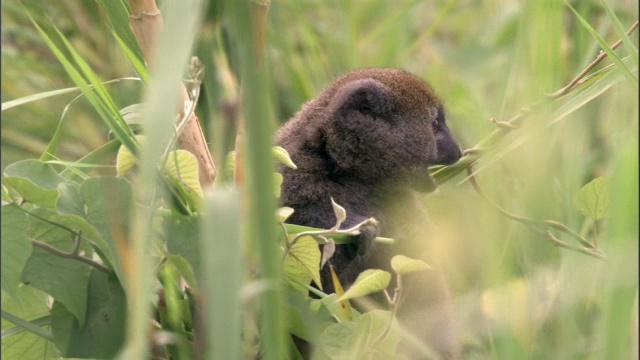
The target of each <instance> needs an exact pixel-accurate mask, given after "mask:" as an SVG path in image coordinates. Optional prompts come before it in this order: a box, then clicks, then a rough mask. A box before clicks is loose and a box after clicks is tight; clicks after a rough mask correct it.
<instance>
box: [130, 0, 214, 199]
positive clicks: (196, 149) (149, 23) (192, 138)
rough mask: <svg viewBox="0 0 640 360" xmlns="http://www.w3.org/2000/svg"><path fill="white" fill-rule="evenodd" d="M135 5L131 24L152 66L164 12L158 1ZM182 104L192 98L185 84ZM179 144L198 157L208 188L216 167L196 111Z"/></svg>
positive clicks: (132, 0)
mask: <svg viewBox="0 0 640 360" xmlns="http://www.w3.org/2000/svg"><path fill="white" fill-rule="evenodd" d="M129 4H130V5H131V15H130V16H129V26H130V27H131V30H132V31H133V33H134V35H135V37H136V40H138V44H139V45H140V49H141V51H142V55H143V56H144V59H145V61H146V62H147V65H148V66H151V64H152V63H153V61H154V56H155V51H156V43H157V36H158V33H159V32H160V29H161V28H162V26H163V25H164V22H163V20H162V14H161V13H160V10H159V9H158V7H157V6H156V2H155V0H129ZM181 96H182V103H184V102H186V101H189V95H188V93H187V89H186V88H185V87H184V86H183V87H182V92H181ZM183 117H184V106H181V107H180V116H179V117H178V118H180V119H182V118H183ZM178 147H179V148H180V149H183V150H187V151H189V152H190V153H192V154H193V155H194V156H195V157H196V159H197V160H198V167H199V173H198V175H199V179H200V185H201V186H202V187H203V188H204V187H206V186H207V185H211V184H213V180H214V179H215V177H216V166H215V164H214V162H213V159H212V158H211V152H210V151H209V147H208V146H207V142H206V140H205V137H204V134H203V133H202V128H201V127H200V121H199V120H198V117H197V116H196V115H195V114H192V115H191V116H190V118H189V120H188V121H187V123H186V125H185V127H184V130H183V131H182V132H181V133H180V136H179V138H178Z"/></svg>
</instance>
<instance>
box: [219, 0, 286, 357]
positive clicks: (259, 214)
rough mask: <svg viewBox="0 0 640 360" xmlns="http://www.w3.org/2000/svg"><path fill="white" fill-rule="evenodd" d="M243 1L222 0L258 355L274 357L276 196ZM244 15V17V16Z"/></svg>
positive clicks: (264, 103)
mask: <svg viewBox="0 0 640 360" xmlns="http://www.w3.org/2000/svg"><path fill="white" fill-rule="evenodd" d="M250 4H252V3H250V2H248V1H227V2H226V3H225V5H227V6H228V9H229V16H230V24H231V31H232V33H231V35H232V37H233V40H234V43H233V45H235V46H236V47H237V49H238V55H239V60H240V61H239V63H240V64H239V65H240V76H239V77H240V78H241V79H242V93H243V98H244V103H243V107H244V113H245V114H246V116H245V119H246V123H245V128H246V129H245V135H246V139H245V141H244V144H245V147H244V148H243V149H242V150H244V152H245V153H244V155H245V159H246V161H245V166H246V174H245V175H246V181H247V182H246V185H247V187H246V190H247V194H246V195H247V198H248V199H247V200H248V202H249V204H248V207H249V212H248V213H249V225H250V228H249V234H248V235H249V238H250V239H251V240H250V245H251V246H252V247H253V248H254V249H255V250H256V251H259V253H258V257H259V258H258V260H259V271H258V274H259V276H260V279H261V280H262V281H264V282H265V283H266V284H268V289H266V290H265V291H264V293H263V294H262V296H261V304H260V324H261V334H260V335H261V345H262V346H263V349H262V350H263V351H264V359H266V360H280V359H284V358H286V356H285V354H286V353H285V327H284V320H283V319H284V312H283V306H282V299H283V291H282V279H281V274H282V270H281V262H280V261H279V259H280V256H279V254H280V249H279V247H278V239H277V236H276V228H275V225H276V224H275V222H274V221H273V216H274V214H275V210H276V199H275V197H274V194H273V191H272V189H273V172H274V170H275V167H274V165H273V158H272V156H271V146H272V140H271V139H272V133H273V131H272V128H271V125H272V123H271V119H270V118H269V116H268V115H269V114H270V108H269V102H268V98H269V92H268V91H267V83H266V68H265V66H264V62H261V61H256V59H260V58H261V56H260V54H259V53H258V51H261V50H262V49H260V50H256V48H255V45H256V44H257V42H256V38H255V37H256V35H255V33H256V29H255V28H254V27H255V25H254V23H253V21H251V19H255V17H256V16H253V17H252V15H256V14H255V13H251V12H250V10H254V9H250V8H249V5H250ZM247 20H250V21H247Z"/></svg>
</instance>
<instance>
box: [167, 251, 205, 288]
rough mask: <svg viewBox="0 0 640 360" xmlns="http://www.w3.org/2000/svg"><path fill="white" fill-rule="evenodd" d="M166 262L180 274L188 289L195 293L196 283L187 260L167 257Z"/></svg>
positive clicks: (176, 256)
mask: <svg viewBox="0 0 640 360" xmlns="http://www.w3.org/2000/svg"><path fill="white" fill-rule="evenodd" d="M167 262H168V263H170V264H171V265H173V266H174V267H175V268H176V270H178V272H179V273H180V275H181V276H182V277H183V278H184V279H185V281H186V282H187V284H189V287H190V288H192V289H194V290H195V291H196V292H197V291H198V289H199V286H198V281H197V280H196V275H195V272H194V271H193V267H192V266H191V264H189V262H188V261H187V259H185V258H184V257H182V256H180V255H171V254H169V255H167Z"/></svg>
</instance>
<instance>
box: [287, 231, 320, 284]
mask: <svg viewBox="0 0 640 360" xmlns="http://www.w3.org/2000/svg"><path fill="white" fill-rule="evenodd" d="M320 257H321V254H320V248H319V247H318V243H317V242H316V241H315V239H314V238H313V237H312V236H302V237H301V238H299V239H298V240H296V243H295V244H293V246H291V248H290V249H289V253H288V254H287V256H286V257H285V259H284V263H283V265H282V266H283V270H284V273H285V275H286V276H287V281H288V282H289V284H291V286H293V287H294V288H295V289H298V290H300V291H301V292H302V293H305V294H306V293H308V291H307V289H306V288H304V287H302V286H300V285H299V284H297V283H296V282H295V281H293V280H292V279H297V280H298V281H300V282H302V283H304V284H308V283H309V282H311V280H313V282H315V283H316V285H317V286H318V287H320V289H322V282H321V281H320Z"/></svg>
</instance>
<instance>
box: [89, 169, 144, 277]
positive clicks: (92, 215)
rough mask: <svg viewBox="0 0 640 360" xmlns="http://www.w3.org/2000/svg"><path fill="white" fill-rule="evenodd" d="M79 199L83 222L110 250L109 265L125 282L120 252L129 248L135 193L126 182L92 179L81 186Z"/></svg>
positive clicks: (105, 178)
mask: <svg viewBox="0 0 640 360" xmlns="http://www.w3.org/2000/svg"><path fill="white" fill-rule="evenodd" d="M80 198H81V199H82V201H83V203H84V205H85V209H86V210H85V216H84V218H85V219H86V220H87V221H88V222H89V224H91V226H93V227H94V228H95V229H96V231H97V233H98V234H99V235H100V237H101V238H102V239H104V240H105V241H106V243H107V244H108V246H109V253H108V254H109V255H110V258H109V261H113V263H112V266H113V267H114V270H115V271H116V273H117V274H118V277H119V278H120V279H124V276H123V275H124V274H123V270H122V265H121V263H120V259H119V257H118V258H116V257H113V256H112V255H111V254H119V252H118V248H123V249H126V248H127V246H128V238H127V236H128V234H129V233H130V230H129V226H130V221H131V219H132V217H133V210H134V201H133V190H132V189H131V184H130V183H129V181H127V180H126V179H123V178H115V177H100V178H91V179H89V180H87V181H85V182H84V183H83V184H82V185H81V186H80Z"/></svg>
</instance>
